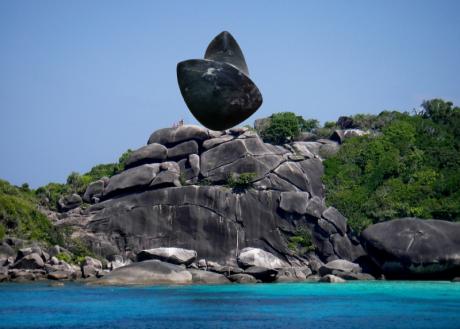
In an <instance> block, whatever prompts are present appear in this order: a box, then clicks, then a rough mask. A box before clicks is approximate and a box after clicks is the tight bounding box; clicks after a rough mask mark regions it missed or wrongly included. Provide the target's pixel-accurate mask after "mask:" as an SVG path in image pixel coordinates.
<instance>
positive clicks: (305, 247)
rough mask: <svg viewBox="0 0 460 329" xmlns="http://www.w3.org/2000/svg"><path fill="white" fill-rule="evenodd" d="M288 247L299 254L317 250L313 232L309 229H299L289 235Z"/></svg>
mask: <svg viewBox="0 0 460 329" xmlns="http://www.w3.org/2000/svg"><path fill="white" fill-rule="evenodd" d="M288 248H289V249H291V250H292V251H295V252H297V253H299V254H305V253H307V252H309V251H314V250H315V245H314V243H313V241H312V237H311V233H310V231H308V230H307V229H304V228H301V229H298V230H297V231H296V232H295V234H294V235H293V236H291V237H289V243H288Z"/></svg>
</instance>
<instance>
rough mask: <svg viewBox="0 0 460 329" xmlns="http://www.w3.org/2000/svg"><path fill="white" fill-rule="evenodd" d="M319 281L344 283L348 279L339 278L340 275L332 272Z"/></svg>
mask: <svg viewBox="0 0 460 329" xmlns="http://www.w3.org/2000/svg"><path fill="white" fill-rule="evenodd" d="M319 282H327V283H344V282H346V280H344V279H342V278H339V277H338V276H335V275H332V274H327V275H325V276H323V277H321V279H319Z"/></svg>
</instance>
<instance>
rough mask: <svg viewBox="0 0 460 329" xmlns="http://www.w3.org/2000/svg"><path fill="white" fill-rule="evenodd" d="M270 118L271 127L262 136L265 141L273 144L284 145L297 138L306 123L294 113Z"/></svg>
mask: <svg viewBox="0 0 460 329" xmlns="http://www.w3.org/2000/svg"><path fill="white" fill-rule="evenodd" d="M270 118H271V122H270V125H269V126H268V128H267V129H265V130H263V131H262V132H261V135H262V138H263V140H264V141H266V142H269V143H273V144H284V143H286V142H287V141H290V140H292V139H293V138H295V137H297V136H298V135H299V133H300V128H301V124H302V123H303V121H304V120H303V119H302V117H298V116H296V115H295V114H294V113H292V112H281V113H275V114H272V116H271V117H270ZM299 118H300V119H299Z"/></svg>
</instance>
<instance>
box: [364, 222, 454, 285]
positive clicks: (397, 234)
mask: <svg viewBox="0 0 460 329" xmlns="http://www.w3.org/2000/svg"><path fill="white" fill-rule="evenodd" d="M361 239H362V240H363V242H364V246H365V248H366V250H367V252H368V254H369V256H370V257H371V258H372V259H373V260H374V262H375V263H376V264H377V266H378V267H379V268H380V269H381V271H382V272H383V274H385V276H386V277H389V278H434V279H441V278H446V279H451V278H452V277H454V276H458V273H459V271H460V257H459V255H460V224H459V223H452V222H447V221H443V220H428V219H418V218H400V219H394V220H391V221H387V222H382V223H378V224H374V225H371V226H369V227H368V228H366V229H365V230H364V231H363V233H362V234H361Z"/></svg>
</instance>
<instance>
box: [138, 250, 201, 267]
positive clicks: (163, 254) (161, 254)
mask: <svg viewBox="0 0 460 329" xmlns="http://www.w3.org/2000/svg"><path fill="white" fill-rule="evenodd" d="M196 256H197V253H196V251H195V250H188V249H183V248H174V247H170V248H153V249H147V250H142V251H141V252H139V253H138V254H137V261H139V262H142V261H145V260H150V259H158V260H161V261H164V262H168V263H173V264H177V265H180V264H185V265H189V264H191V263H193V261H194V260H195V259H196Z"/></svg>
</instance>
